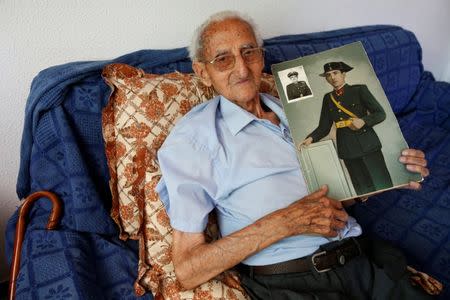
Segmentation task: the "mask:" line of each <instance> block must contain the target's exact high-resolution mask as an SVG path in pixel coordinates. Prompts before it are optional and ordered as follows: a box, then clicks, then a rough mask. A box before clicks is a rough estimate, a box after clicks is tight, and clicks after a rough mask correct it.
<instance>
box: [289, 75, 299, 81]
mask: <svg viewBox="0 0 450 300" xmlns="http://www.w3.org/2000/svg"><path fill="white" fill-rule="evenodd" d="M289 78H290V79H291V80H292V82H297V81H298V76H297V75H291V77H289Z"/></svg>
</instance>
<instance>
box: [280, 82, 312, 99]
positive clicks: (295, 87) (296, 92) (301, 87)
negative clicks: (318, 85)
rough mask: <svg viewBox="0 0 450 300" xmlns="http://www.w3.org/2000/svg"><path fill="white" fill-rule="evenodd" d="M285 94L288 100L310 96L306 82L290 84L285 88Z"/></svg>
mask: <svg viewBox="0 0 450 300" xmlns="http://www.w3.org/2000/svg"><path fill="white" fill-rule="evenodd" d="M286 92H287V96H288V99H289V100H292V99H295V98H300V97H304V96H309V95H311V89H310V88H309V87H308V85H307V84H306V82H304V81H297V82H292V83H290V84H288V85H287V86H286Z"/></svg>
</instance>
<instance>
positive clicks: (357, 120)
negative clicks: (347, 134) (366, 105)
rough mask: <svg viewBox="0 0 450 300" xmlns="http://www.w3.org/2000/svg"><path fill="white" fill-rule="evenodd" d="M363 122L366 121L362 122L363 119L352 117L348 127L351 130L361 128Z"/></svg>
mask: <svg viewBox="0 0 450 300" xmlns="http://www.w3.org/2000/svg"><path fill="white" fill-rule="evenodd" d="M365 124H366V122H364V120H363V119H360V118H353V119H352V124H350V125H349V126H348V127H349V128H350V129H351V130H358V129H361V128H362V127H363V126H364V125H365Z"/></svg>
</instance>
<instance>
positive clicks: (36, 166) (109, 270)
mask: <svg viewBox="0 0 450 300" xmlns="http://www.w3.org/2000/svg"><path fill="white" fill-rule="evenodd" d="M358 40H361V41H362V43H363V44H364V47H365V49H366V51H367V54H368V56H369V58H370V60H371V62H372V64H373V66H374V69H375V72H376V73H377V75H378V77H379V78H380V81H381V84H382V86H383V88H384V89H385V91H386V94H387V96H388V99H389V101H390V102H391V105H392V107H393V109H394V112H395V113H396V115H397V117H398V118H399V121H400V126H401V128H402V130H403V132H404V134H405V137H406V139H407V141H408V142H409V144H410V146H411V147H416V148H420V149H423V150H424V151H425V152H426V154H427V157H428V160H429V163H430V169H431V174H432V175H431V176H430V177H429V178H427V180H426V181H425V182H424V184H423V189H422V190H421V191H420V192H411V191H400V190H396V191H391V192H388V193H384V194H382V195H379V196H377V197H373V199H371V200H370V201H369V202H367V203H366V204H361V205H357V206H356V207H354V212H353V213H354V216H355V217H356V218H357V219H358V221H359V223H360V224H361V225H362V226H363V229H364V230H365V231H366V232H369V233H372V234H375V235H378V236H381V237H383V238H385V239H388V240H391V241H393V243H394V244H396V245H398V246H399V247H401V248H402V249H403V250H405V253H406V254H407V256H408V258H409V262H410V264H412V265H413V266H416V267H417V268H419V269H421V270H425V271H427V272H429V273H430V274H432V275H433V276H435V277H436V278H438V279H439V280H441V281H442V282H443V283H444V284H446V285H448V284H449V283H450V226H449V225H450V223H449V220H450V218H449V216H450V191H449V186H450V168H449V165H450V134H449V131H450V119H449V114H450V103H449V102H450V84H448V83H443V82H436V81H435V80H434V79H433V77H432V75H431V74H430V73H428V72H424V71H423V66H422V63H421V56H422V55H421V48H420V45H419V43H418V42H417V39H416V38H415V36H414V35H413V34H412V33H411V32H409V31H406V30H403V29H402V28H400V27H396V26H369V27H358V28H350V29H344V30H337V31H330V32H320V33H313V34H304V35H291V36H282V37H277V38H272V39H269V40H266V41H265V48H266V49H267V53H266V67H265V70H266V72H270V65H271V64H273V63H277V62H281V61H284V60H286V59H292V58H295V57H298V56H303V55H308V54H312V53H316V52H319V51H323V50H327V49H330V48H333V47H336V46H341V45H344V44H347V43H351V42H354V41H358ZM113 62H121V63H127V64H130V65H133V66H137V67H139V68H142V69H144V70H145V71H147V72H151V73H158V74H162V73H168V72H171V71H174V70H178V71H180V72H191V71H192V69H191V65H190V61H189V59H188V58H187V51H186V49H184V48H183V49H173V50H142V51H137V52H134V53H130V54H127V55H124V56H122V57H119V58H117V59H114V60H109V61H97V62H76V63H69V64H65V65H61V66H55V67H51V68H49V69H46V70H44V71H42V72H40V73H39V74H38V76H37V77H36V78H35V79H34V81H33V83H32V87H31V91H30V96H29V99H28V102H27V106H26V112H25V126H24V131H23V138H22V146H21V164H20V172H19V178H18V182H17V192H18V196H19V197H20V198H23V197H26V196H27V195H28V194H30V193H31V192H34V191H37V190H41V189H47V190H50V191H53V192H55V193H57V194H58V195H59V196H60V197H61V199H62V200H63V203H64V215H63V218H62V225H61V227H60V228H59V229H58V230H56V231H51V232H48V231H46V230H44V228H45V224H46V220H47V216H48V212H49V210H50V207H49V204H48V201H45V200H40V201H39V202H38V203H36V205H34V207H33V209H32V211H31V213H30V225H29V226H28V228H27V234H26V237H25V241H24V245H23V248H22V262H21V269H20V274H19V285H18V291H17V299H63V298H68V299H77V298H78V299H88V298H92V299H102V298H105V299H134V298H136V296H135V295H134V293H133V288H132V284H133V282H134V280H135V278H136V275H137V274H136V273H137V249H136V244H135V242H132V241H131V242H127V243H125V242H123V241H120V240H118V239H117V236H118V231H117V228H116V226H115V225H114V223H113V221H112V220H111V218H110V217H109V210H110V206H111V197H110V192H109V188H108V173H107V167H106V157H105V153H104V146H103V141H102V133H101V109H102V108H103V107H104V105H105V104H106V102H107V99H108V96H109V89H108V87H107V86H106V84H104V83H103V80H102V78H101V70H102V68H103V67H104V66H105V65H106V64H108V63H113ZM16 220H17V214H16V213H15V214H14V215H13V216H12V217H11V218H10V220H9V222H8V227H7V235H6V237H7V238H6V254H7V257H8V258H9V259H11V255H12V244H13V236H14V227H15V224H16ZM146 298H149V299H151V296H150V295H147V296H146ZM441 298H442V299H445V298H447V299H448V298H450V292H449V289H448V288H447V290H446V291H445V293H444V295H442V297H441Z"/></svg>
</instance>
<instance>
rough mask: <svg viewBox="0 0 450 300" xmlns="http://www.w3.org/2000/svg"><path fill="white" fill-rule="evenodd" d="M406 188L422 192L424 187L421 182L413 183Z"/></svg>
mask: <svg viewBox="0 0 450 300" xmlns="http://www.w3.org/2000/svg"><path fill="white" fill-rule="evenodd" d="M405 188H406V189H409V190H420V189H421V188H422V185H421V184H420V183H419V182H416V181H411V182H410V183H409V184H408V185H407V186H406V187H405Z"/></svg>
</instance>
